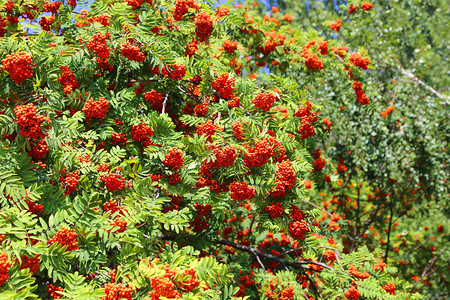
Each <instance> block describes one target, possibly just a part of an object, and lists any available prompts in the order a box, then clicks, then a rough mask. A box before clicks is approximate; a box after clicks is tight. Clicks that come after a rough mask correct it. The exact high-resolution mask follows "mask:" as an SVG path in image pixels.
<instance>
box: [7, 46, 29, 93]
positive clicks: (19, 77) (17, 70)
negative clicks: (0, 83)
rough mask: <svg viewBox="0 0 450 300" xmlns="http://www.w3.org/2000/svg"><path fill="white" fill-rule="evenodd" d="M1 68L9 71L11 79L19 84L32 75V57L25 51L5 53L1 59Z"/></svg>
mask: <svg viewBox="0 0 450 300" xmlns="http://www.w3.org/2000/svg"><path fill="white" fill-rule="evenodd" d="M2 64H3V70H5V71H6V72H8V73H9V75H10V76H11V79H12V80H13V81H14V82H15V83H16V84H17V85H19V84H21V83H22V82H24V81H25V80H26V79H28V78H30V77H31V76H33V70H31V67H32V64H33V58H32V57H31V55H30V54H28V53H26V52H23V51H22V52H19V53H17V54H15V53H12V54H10V55H7V56H6V57H5V58H4V59H3V60H2Z"/></svg>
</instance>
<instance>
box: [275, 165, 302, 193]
mask: <svg viewBox="0 0 450 300" xmlns="http://www.w3.org/2000/svg"><path fill="white" fill-rule="evenodd" d="M291 165H292V163H291V162H290V161H289V160H285V161H283V162H281V163H278V164H277V168H278V170H277V179H276V180H275V182H276V183H277V186H276V187H275V188H274V190H273V191H271V193H270V195H271V196H272V197H274V198H283V197H284V196H285V193H286V190H291V189H292V188H293V187H294V185H295V179H296V176H297V173H296V172H295V171H294V169H293V168H292V167H291Z"/></svg>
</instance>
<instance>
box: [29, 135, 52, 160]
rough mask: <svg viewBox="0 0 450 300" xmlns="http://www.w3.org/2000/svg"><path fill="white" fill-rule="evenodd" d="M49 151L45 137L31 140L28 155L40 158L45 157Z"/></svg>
mask: <svg viewBox="0 0 450 300" xmlns="http://www.w3.org/2000/svg"><path fill="white" fill-rule="evenodd" d="M47 153H48V147H47V142H46V141H45V139H42V140H31V141H30V151H28V156H31V157H33V158H36V159H40V158H43V157H44V156H45V155H46V154H47Z"/></svg>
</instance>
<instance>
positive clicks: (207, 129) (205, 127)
mask: <svg viewBox="0 0 450 300" xmlns="http://www.w3.org/2000/svg"><path fill="white" fill-rule="evenodd" d="M216 131H223V128H222V127H220V126H219V125H218V124H213V122H212V121H211V120H208V121H207V122H206V123H201V124H198V125H197V134H198V135H204V136H206V137H207V141H208V142H210V143H212V136H213V135H214V134H215V133H216Z"/></svg>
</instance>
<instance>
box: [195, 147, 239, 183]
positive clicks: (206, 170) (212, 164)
mask: <svg viewBox="0 0 450 300" xmlns="http://www.w3.org/2000/svg"><path fill="white" fill-rule="evenodd" d="M209 148H210V149H212V150H213V154H214V156H215V158H216V159H215V160H214V161H212V160H210V161H209V162H208V161H207V160H204V161H203V164H202V165H201V166H200V172H199V174H201V175H203V176H207V177H212V176H213V174H212V170H213V169H219V168H221V167H223V168H228V167H230V166H232V165H233V164H234V161H235V160H236V157H237V153H236V149H235V148H234V147H231V146H225V147H222V148H219V147H217V146H210V147H209Z"/></svg>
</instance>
